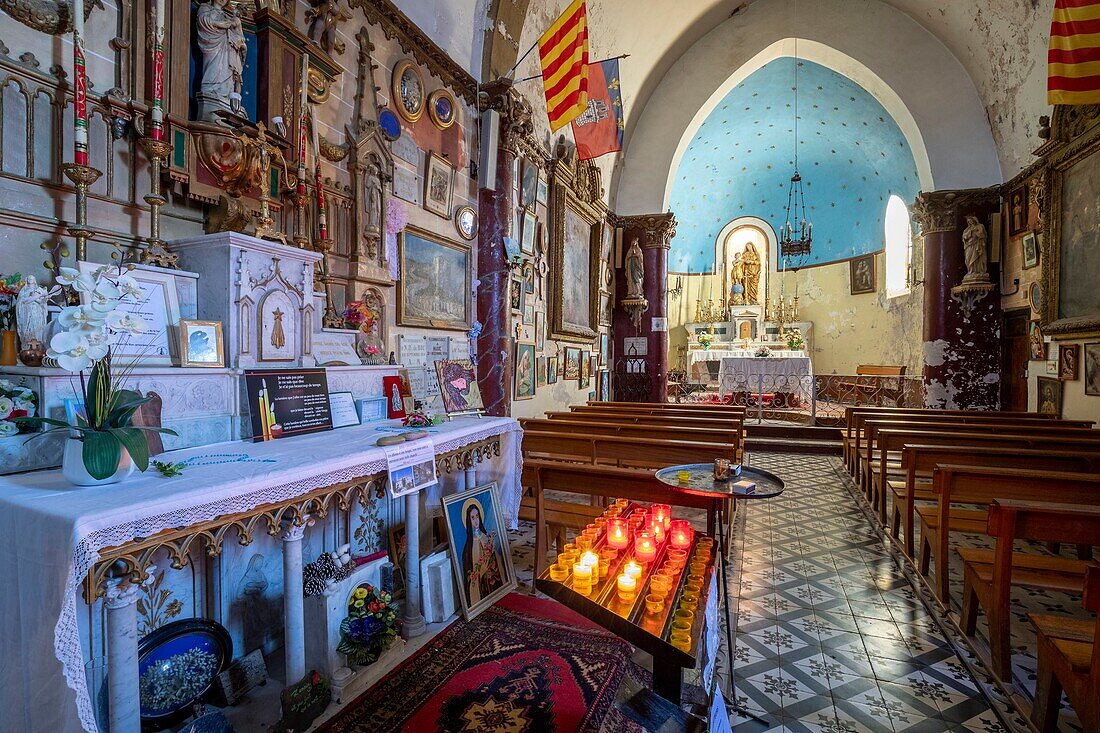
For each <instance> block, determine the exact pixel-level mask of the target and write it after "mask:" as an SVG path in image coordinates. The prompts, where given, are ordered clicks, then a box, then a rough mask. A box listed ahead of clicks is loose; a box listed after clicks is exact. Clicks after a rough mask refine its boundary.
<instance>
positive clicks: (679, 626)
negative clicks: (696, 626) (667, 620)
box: [672, 620, 691, 637]
mask: <svg viewBox="0 0 1100 733" xmlns="http://www.w3.org/2000/svg"><path fill="white" fill-rule="evenodd" d="M672 633H673V634H680V635H685V634H686V635H687V636H689V637H690V636H691V624H690V623H688V622H687V621H683V620H674V621H673V622H672Z"/></svg>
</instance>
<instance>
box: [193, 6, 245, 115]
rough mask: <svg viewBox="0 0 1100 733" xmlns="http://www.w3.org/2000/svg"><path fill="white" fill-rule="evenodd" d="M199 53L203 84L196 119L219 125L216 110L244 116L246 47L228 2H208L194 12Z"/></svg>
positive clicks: (236, 16) (239, 25)
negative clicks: (242, 96)
mask: <svg viewBox="0 0 1100 733" xmlns="http://www.w3.org/2000/svg"><path fill="white" fill-rule="evenodd" d="M195 27H196V29H197V32H198V41H199V50H201V51H202V82H201V84H200V86H199V94H198V97H199V105H200V108H199V117H200V119H202V120H204V121H206V122H220V120H219V119H218V117H217V115H216V114H215V113H216V112H218V111H226V112H231V113H233V114H235V115H240V114H243V109H244V108H243V107H242V106H241V87H242V84H243V83H244V76H243V70H244V56H245V51H246V50H247V48H248V46H247V44H246V43H245V39H244V29H243V28H242V27H241V19H240V16H238V15H237V13H236V12H235V11H234V10H233V8H232V7H231V6H230V4H229V0H208V2H205V3H203V4H201V5H199V8H198V10H197V11H196V12H195Z"/></svg>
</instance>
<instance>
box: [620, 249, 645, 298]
mask: <svg viewBox="0 0 1100 733" xmlns="http://www.w3.org/2000/svg"><path fill="white" fill-rule="evenodd" d="M624 266H625V269H626V297H627V298H629V299H634V300H641V299H644V298H645V264H644V262H643V261H642V248H641V247H640V246H639V245H638V239H637V237H635V238H634V240H633V241H632V242H631V243H630V249H628V250H627V251H626V262H625V263H624Z"/></svg>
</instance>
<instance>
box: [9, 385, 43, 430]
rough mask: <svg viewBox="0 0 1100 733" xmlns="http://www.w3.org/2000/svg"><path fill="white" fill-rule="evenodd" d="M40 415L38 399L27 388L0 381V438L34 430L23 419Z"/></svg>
mask: <svg viewBox="0 0 1100 733" xmlns="http://www.w3.org/2000/svg"><path fill="white" fill-rule="evenodd" d="M37 413H38V397H37V396H36V395H35V393H34V392H32V391H31V390H29V389H27V388H26V387H20V386H19V385H17V384H15V383H14V382H9V381H8V380H7V379H0V438H6V437H8V436H10V435H15V434H16V433H26V432H30V431H31V430H33V429H34V428H33V425H31V423H29V422H25V421H24V420H23V418H27V417H34V416H35V415H36V414H37Z"/></svg>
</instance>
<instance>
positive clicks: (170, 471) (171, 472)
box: [153, 461, 187, 478]
mask: <svg viewBox="0 0 1100 733" xmlns="http://www.w3.org/2000/svg"><path fill="white" fill-rule="evenodd" d="M153 468H155V469H157V470H158V471H160V475H161V476H164V477H165V478H172V477H173V476H181V475H183V469H185V468H187V464H186V463H172V462H171V461H153Z"/></svg>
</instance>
